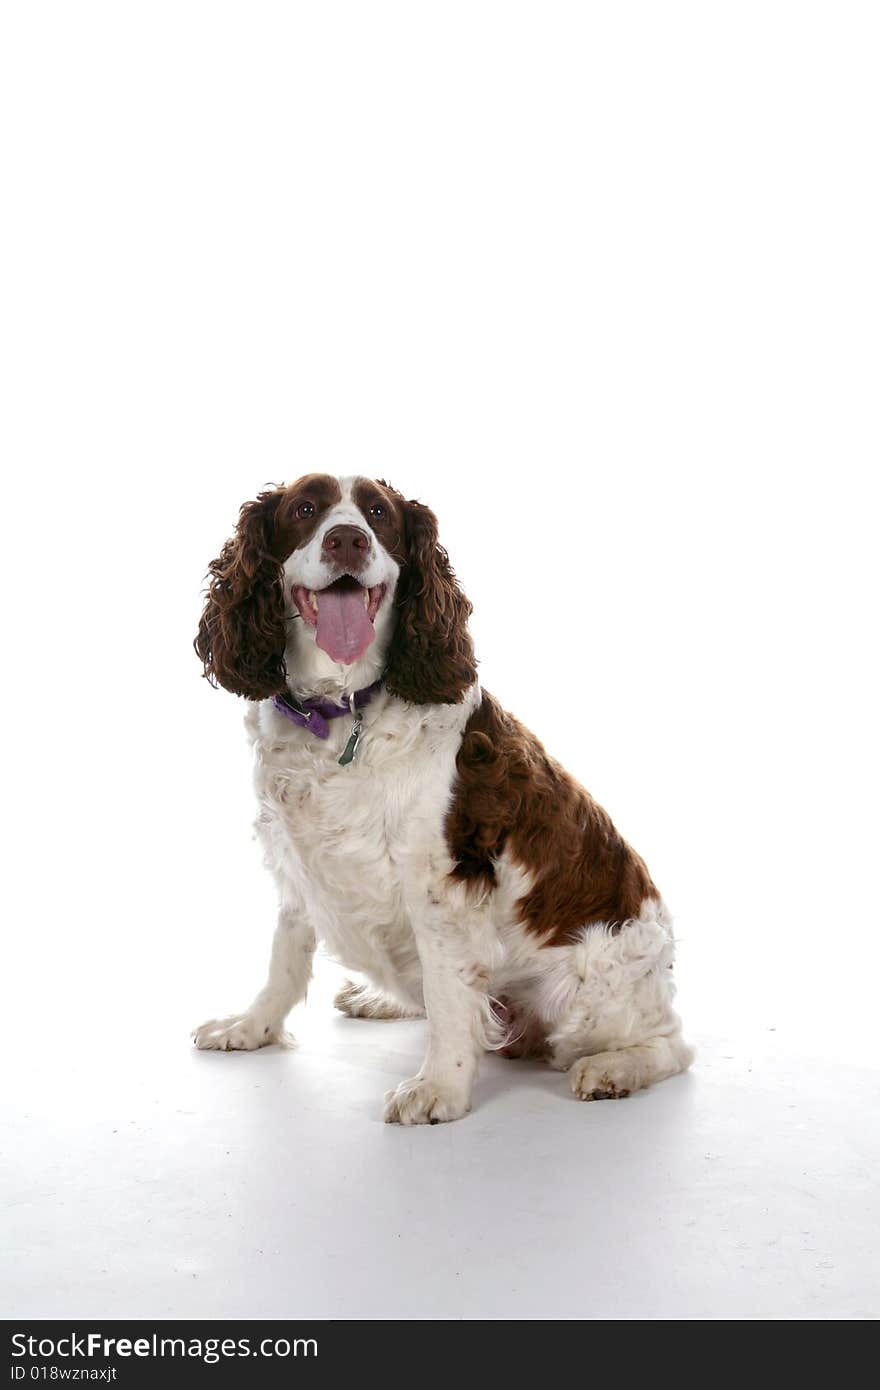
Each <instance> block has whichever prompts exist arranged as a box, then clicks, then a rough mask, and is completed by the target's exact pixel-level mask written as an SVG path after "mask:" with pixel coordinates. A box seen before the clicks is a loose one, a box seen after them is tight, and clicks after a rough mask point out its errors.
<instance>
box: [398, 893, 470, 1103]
mask: <svg viewBox="0 0 880 1390" xmlns="http://www.w3.org/2000/svg"><path fill="white" fill-rule="evenodd" d="M448 885H449V880H448V879H446V880H445V881H440V882H438V883H436V884H434V885H432V886H431V887H429V888H428V889H427V891H426V892H425V893H424V895H423V896H421V900H420V901H419V900H417V901H411V902H410V914H411V920H412V923H413V930H414V932H415V937H416V944H417V946H418V951H419V958H420V961H421V966H422V986H423V990H424V995H425V1012H426V1013H427V1016H428V1052H427V1056H426V1057H425V1060H424V1062H423V1063H422V1067H421V1070H420V1071H419V1072H418V1074H417V1075H416V1076H413V1077H410V1079H409V1080H408V1081H402V1082H401V1084H400V1085H399V1086H398V1087H397V1089H396V1090H394V1091H389V1092H388V1094H387V1095H386V1097H385V1120H386V1122H387V1123H388V1124H404V1125H421V1124H431V1125H435V1124H439V1123H440V1122H441V1121H443V1120H457V1119H459V1118H460V1117H461V1116H462V1115H465V1114H466V1113H467V1111H468V1110H470V1107H471V1090H472V1088H473V1084H474V1077H475V1076H476V1071H477V1063H478V1061H479V1057H480V1053H481V1052H482V1051H483V1050H484V1049H485V1048H486V1047H489V1046H492V1045H493V1041H494V1038H493V1030H494V1024H495V1020H494V1016H493V1014H492V1008H491V1004H490V1000H489V993H488V990H489V978H490V965H491V959H490V958H491V955H492V944H491V939H490V938H489V937H488V931H487V923H486V921H485V920H484V917H485V914H484V913H483V912H482V911H481V910H480V909H479V908H474V907H473V906H472V905H471V904H469V903H468V902H467V899H466V894H465V890H464V889H463V888H461V887H460V886H458V885H455V886H452V887H450V886H448Z"/></svg>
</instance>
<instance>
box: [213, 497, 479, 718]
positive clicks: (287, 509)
mask: <svg viewBox="0 0 880 1390" xmlns="http://www.w3.org/2000/svg"><path fill="white" fill-rule="evenodd" d="M210 577H211V579H210V586H209V590H208V597H207V601H206V603H205V610H204V613H203V615H202V621H201V624H200V626H199V632H198V636H197V637H196V641H195V647H196V651H197V652H198V654H199V656H200V657H201V659H202V661H203V663H204V667H205V674H206V676H207V677H208V678H209V680H211V681H212V683H214V684H219V685H223V686H225V688H226V689H227V690H232V691H233V692H234V693H235V694H238V695H244V696H246V697H247V698H249V699H265V698H267V697H268V696H271V695H275V694H279V693H281V692H282V691H283V690H285V689H286V688H287V687H288V686H290V687H292V688H294V689H295V690H297V691H298V692H299V693H307V692H308V691H309V690H313V689H318V688H320V687H325V686H327V685H328V684H330V685H332V684H336V685H339V686H340V687H341V688H344V689H347V690H351V689H357V688H359V687H362V686H364V685H367V684H370V683H371V682H372V681H373V680H375V679H376V678H377V677H378V676H380V675H383V674H384V676H385V680H386V684H387V685H388V688H389V689H390V690H391V691H392V693H394V694H398V695H400V696H402V697H403V698H404V699H407V700H412V701H413V702H415V703H419V704H426V703H441V704H449V703H456V702H458V701H459V700H460V699H461V698H462V696H463V694H464V692H465V690H466V689H467V688H468V686H469V685H471V684H472V682H473V680H474V679H475V675H476V668H475V664H474V657H473V647H472V645H471V640H470V636H469V634H468V631H467V618H468V615H469V613H470V604H469V603H468V601H467V599H466V598H465V596H464V594H463V593H462V592H461V589H460V588H459V586H458V584H457V582H456V580H455V576H454V574H453V573H452V570H451V568H450V566H449V559H448V556H447V554H446V552H445V550H443V548H442V546H440V545H439V544H438V541H437V521H436V518H435V516H434V514H433V512H431V511H429V510H428V508H427V507H424V506H422V504H421V503H419V502H412V501H406V500H405V499H404V498H403V497H402V496H401V494H400V493H399V492H397V491H396V490H395V489H394V488H392V487H389V486H388V485H387V484H386V483H383V482H372V481H370V480H369V479H367V478H334V477H331V476H330V475H329V474H323V473H311V474H307V475H306V476H305V477H303V478H300V479H299V480H298V481H297V482H295V483H293V484H291V485H290V486H289V487H282V488H274V489H272V490H269V491H267V492H263V493H261V494H260V495H259V497H258V498H256V500H255V501H253V502H246V503H245V504H244V506H243V507H242V508H241V513H240V516H239V522H238V527H237V530H236V533H235V536H234V537H233V538H232V540H229V541H227V542H226V545H225V546H224V547H223V550H222V551H221V553H220V555H219V556H218V558H217V559H216V560H214V561H212V563H211V566H210Z"/></svg>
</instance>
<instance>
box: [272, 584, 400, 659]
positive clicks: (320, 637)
mask: <svg viewBox="0 0 880 1390" xmlns="http://www.w3.org/2000/svg"><path fill="white" fill-rule="evenodd" d="M384 593H385V585H384V584H376V585H374V587H373V588H372V589H368V588H366V587H365V586H364V585H363V584H359V583H358V581H357V580H356V579H355V578H354V577H353V576H352V575H350V574H343V575H341V576H340V577H339V579H335V580H334V581H333V583H332V584H328V586H327V588H326V589H318V590H317V591H316V590H314V589H306V588H305V587H304V586H303V585H302V584H296V585H294V588H293V600H294V603H295V604H296V606H297V608H298V609H299V611H300V614H301V615H302V619H303V622H305V623H307V624H308V626H309V627H313V628H315V629H316V631H315V641H316V642H317V644H318V646H319V647H320V648H321V650H322V651H324V652H326V653H327V655H328V656H329V657H330V658H331V659H332V660H333V661H340V662H342V663H343V665H345V666H350V665H351V664H352V662H354V661H358V660H359V659H360V658H361V657H362V656H363V654H364V652H365V651H366V650H367V647H368V646H369V645H370V643H371V642H372V641H373V639H374V638H375V636H376V631H375V629H374V627H373V622H374V620H375V617H376V614H377V613H378V611H379V604H380V603H381V602H382V597H383V595H384Z"/></svg>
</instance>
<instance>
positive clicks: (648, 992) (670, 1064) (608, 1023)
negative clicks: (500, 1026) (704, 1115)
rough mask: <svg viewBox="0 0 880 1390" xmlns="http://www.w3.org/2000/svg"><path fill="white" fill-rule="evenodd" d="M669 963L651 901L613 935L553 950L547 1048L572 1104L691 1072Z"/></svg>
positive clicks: (661, 913) (595, 935)
mask: <svg viewBox="0 0 880 1390" xmlns="http://www.w3.org/2000/svg"><path fill="white" fill-rule="evenodd" d="M563 953H567V959H566V955H565V954H563ZM672 957H673V937H672V923H671V919H670V917H669V915H668V913H667V912H666V909H665V908H664V907H663V904H662V903H660V902H659V901H657V900H654V899H648V900H646V902H645V903H644V904H643V906H642V910H641V912H640V914H639V916H638V917H637V918H633V919H631V920H630V921H627V922H624V923H622V925H621V926H620V929H619V930H616V931H613V930H612V929H611V928H609V927H606V926H603V925H601V924H600V925H597V926H591V927H587V928H585V929H584V931H583V933H582V935H581V939H580V941H578V942H577V943H575V944H574V945H573V946H571V947H570V948H562V951H560V955H559V957H558V959H557V962H556V963H555V965H554V966H553V969H552V976H553V978H552V979H551V980H550V981H549V983H550V984H552V987H553V997H554V998H555V1000H556V1001H557V1004H558V1005H559V1009H558V1012H557V1014H556V1017H555V1018H554V1019H553V1020H552V1021H551V1023H550V1026H549V1027H548V1039H547V1042H548V1046H549V1050H550V1062H551V1065H552V1066H554V1067H557V1068H559V1069H560V1070H566V1071H568V1074H569V1080H570V1082H571V1089H572V1090H573V1091H574V1093H575V1095H576V1096H578V1098H579V1099H581V1100H617V1099H619V1098H621V1097H623V1096H628V1095H629V1094H630V1092H631V1091H638V1090H641V1089H642V1088H643V1087H644V1086H650V1085H651V1083H652V1082H653V1081H663V1080H665V1078H666V1077H669V1076H675V1074H676V1073H677V1072H680V1071H685V1070H686V1069H687V1068H688V1067H689V1066H690V1064H691V1062H692V1060H693V1055H694V1054H693V1049H692V1048H690V1047H689V1046H688V1044H687V1043H686V1042H685V1041H684V1040H683V1038H682V1036H681V1022H680V1020H679V1017H678V1014H677V1013H676V1012H675V1010H674V1009H673V1007H672V1000H673V998H674V994H675V987H674V984H673V979H672ZM563 970H565V972H566V976H565V977H563V976H562V971H563Z"/></svg>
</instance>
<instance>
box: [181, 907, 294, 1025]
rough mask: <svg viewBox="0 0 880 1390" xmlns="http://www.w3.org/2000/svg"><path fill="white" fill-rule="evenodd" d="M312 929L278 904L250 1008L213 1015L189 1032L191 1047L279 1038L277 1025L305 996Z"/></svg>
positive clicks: (287, 908)
mask: <svg viewBox="0 0 880 1390" xmlns="http://www.w3.org/2000/svg"><path fill="white" fill-rule="evenodd" d="M314 954H315V933H314V931H313V930H312V927H311V925H310V924H309V922H308V921H307V920H306V919H305V917H304V916H303V915H302V913H301V912H300V911H298V910H296V909H294V908H291V907H282V908H281V910H280V911H279V913H278V925H277V927H276V928H275V935H274V937H273V939H272V956H271V959H270V961H269V978H268V979H267V981H266V983H265V985H264V986H263V988H262V989H261V990H260V992H259V994H258V995H257V997H256V999H255V1000H254V1001H253V1003H252V1004H251V1006H250V1008H249V1009H247V1010H245V1012H244V1013H243V1014H232V1015H231V1017H229V1018H212V1019H209V1020H208V1022H207V1023H203V1024H202V1025H201V1027H200V1028H197V1029H196V1031H195V1033H194V1034H193V1037H194V1040H195V1044H196V1047H199V1048H202V1049H209V1050H217V1051H220V1052H252V1051H254V1049H256V1048H258V1047H265V1046H266V1045H267V1043H274V1042H279V1041H281V1038H282V1036H283V1032H282V1026H283V1024H284V1020H285V1019H286V1017H287V1015H288V1014H289V1013H290V1011H291V1009H292V1008H293V1006H294V1004H298V1003H299V1002H300V1000H302V999H304V998H305V995H306V990H307V989H308V986H309V981H310V979H311V978H312V960H313V957H314Z"/></svg>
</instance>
